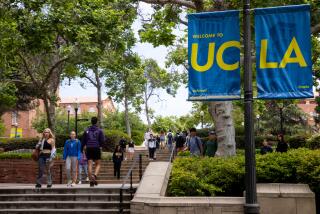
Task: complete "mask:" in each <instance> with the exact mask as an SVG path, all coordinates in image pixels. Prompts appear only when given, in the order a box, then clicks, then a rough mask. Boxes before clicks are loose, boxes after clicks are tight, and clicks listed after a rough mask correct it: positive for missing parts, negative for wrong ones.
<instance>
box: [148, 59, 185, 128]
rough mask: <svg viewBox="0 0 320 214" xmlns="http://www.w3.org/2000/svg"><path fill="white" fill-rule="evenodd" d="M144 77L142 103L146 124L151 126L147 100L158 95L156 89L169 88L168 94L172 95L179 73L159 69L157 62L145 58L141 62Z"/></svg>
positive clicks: (178, 79) (174, 91)
mask: <svg viewBox="0 0 320 214" xmlns="http://www.w3.org/2000/svg"><path fill="white" fill-rule="evenodd" d="M143 68H144V77H145V78H146V85H145V88H144V92H143V94H144V104H145V113H146V118H147V122H148V126H149V127H151V120H150V111H151V109H150V107H149V100H150V98H151V97H153V96H157V97H158V99H159V100H160V99H161V98H160V96H159V94H158V93H157V90H158V89H168V88H170V94H171V95H174V94H175V93H176V90H177V88H178V87H179V84H178V83H179V81H180V75H179V73H177V72H175V73H169V72H168V71H166V70H165V69H161V68H160V67H159V65H158V64H157V62H156V61H155V60H153V59H146V60H145V61H144V62H143Z"/></svg>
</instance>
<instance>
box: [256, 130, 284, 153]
mask: <svg viewBox="0 0 320 214" xmlns="http://www.w3.org/2000/svg"><path fill="white" fill-rule="evenodd" d="M277 138H278V139H277V147H276V152H281V153H283V152H287V151H288V148H289V146H288V144H287V143H286V142H285V140H284V136H283V134H278V136H277ZM272 152H273V149H272V145H271V144H270V142H268V141H267V139H264V140H263V142H262V147H261V148H260V153H261V154H262V155H264V154H267V153H272Z"/></svg>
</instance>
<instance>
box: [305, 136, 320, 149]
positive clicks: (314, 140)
mask: <svg viewBox="0 0 320 214" xmlns="http://www.w3.org/2000/svg"><path fill="white" fill-rule="evenodd" d="M306 147H308V148H309V149H320V135H313V136H312V137H311V138H310V139H308V140H307V143H306Z"/></svg>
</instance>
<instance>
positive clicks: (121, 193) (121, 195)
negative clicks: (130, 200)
mask: <svg viewBox="0 0 320 214" xmlns="http://www.w3.org/2000/svg"><path fill="white" fill-rule="evenodd" d="M122 191H123V190H122V188H120V203H119V212H120V213H123V208H122V202H123V192H122Z"/></svg>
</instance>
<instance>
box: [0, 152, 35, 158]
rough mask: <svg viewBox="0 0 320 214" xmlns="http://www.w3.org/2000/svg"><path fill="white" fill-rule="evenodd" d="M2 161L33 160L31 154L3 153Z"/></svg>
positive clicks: (1, 155) (0, 156)
mask: <svg viewBox="0 0 320 214" xmlns="http://www.w3.org/2000/svg"><path fill="white" fill-rule="evenodd" d="M0 159H31V153H1V154H0Z"/></svg>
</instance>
